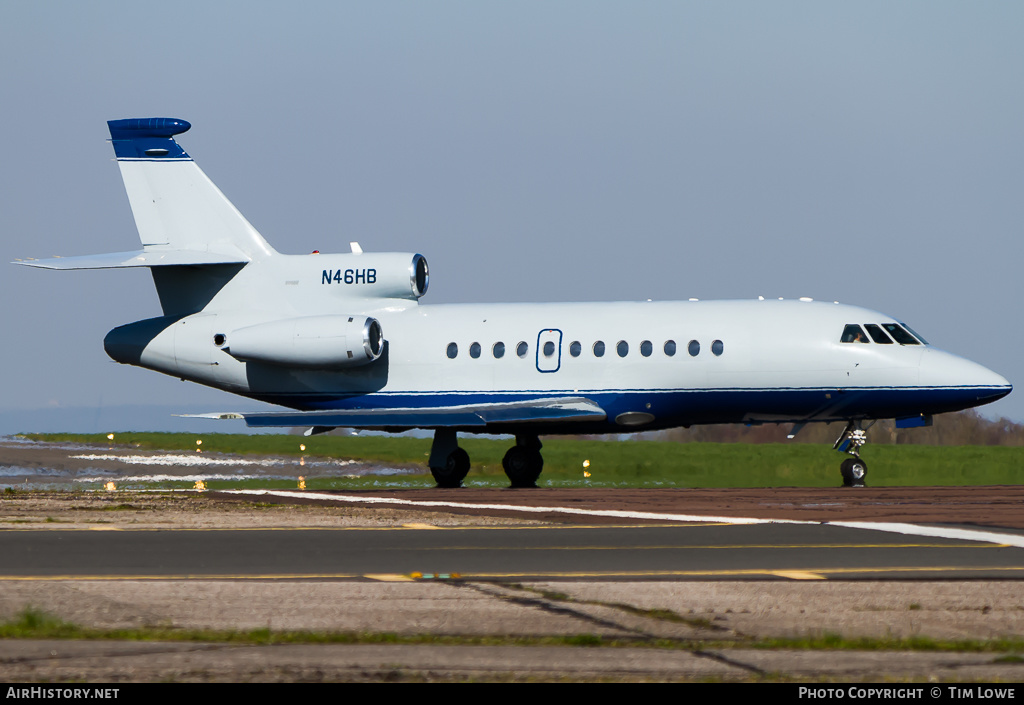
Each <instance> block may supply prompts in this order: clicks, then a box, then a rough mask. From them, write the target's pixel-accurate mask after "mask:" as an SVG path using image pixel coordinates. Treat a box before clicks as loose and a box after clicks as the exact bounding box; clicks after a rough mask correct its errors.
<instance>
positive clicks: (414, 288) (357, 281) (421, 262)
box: [315, 252, 430, 301]
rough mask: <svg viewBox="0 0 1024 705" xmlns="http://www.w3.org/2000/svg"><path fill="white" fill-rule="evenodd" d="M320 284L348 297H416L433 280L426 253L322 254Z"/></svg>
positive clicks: (425, 291) (419, 295)
mask: <svg viewBox="0 0 1024 705" xmlns="http://www.w3.org/2000/svg"><path fill="white" fill-rule="evenodd" d="M315 262H316V264H317V266H318V267H319V269H320V284H321V285H322V286H325V287H331V288H332V289H333V290H336V291H337V292H338V293H339V294H342V295H344V296H359V297H365V298H382V299H408V300H412V301H415V300H416V299H418V298H420V297H421V296H423V295H424V294H425V293H427V285H428V284H429V282H430V276H429V270H428V268H427V260H426V258H425V257H424V256H423V255H411V254H405V253H400V252H367V253H359V254H355V253H353V254H333V255H319V256H318V257H316V259H315Z"/></svg>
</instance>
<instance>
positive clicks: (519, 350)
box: [516, 340, 530, 357]
mask: <svg viewBox="0 0 1024 705" xmlns="http://www.w3.org/2000/svg"><path fill="white" fill-rule="evenodd" d="M529 351H530V346H529V345H527V344H526V342H525V341H522V340H521V341H519V345H517V346H516V355H518V356H519V357H526V353H528V352H529Z"/></svg>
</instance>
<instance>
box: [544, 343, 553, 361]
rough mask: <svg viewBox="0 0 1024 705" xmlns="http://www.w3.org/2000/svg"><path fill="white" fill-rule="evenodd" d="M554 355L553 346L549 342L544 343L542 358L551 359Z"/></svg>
mask: <svg viewBox="0 0 1024 705" xmlns="http://www.w3.org/2000/svg"><path fill="white" fill-rule="evenodd" d="M554 354H555V344H554V343H552V342H551V341H550V340H549V341H547V342H546V343H544V357H551V356H552V355H554Z"/></svg>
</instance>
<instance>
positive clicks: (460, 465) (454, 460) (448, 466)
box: [430, 448, 469, 488]
mask: <svg viewBox="0 0 1024 705" xmlns="http://www.w3.org/2000/svg"><path fill="white" fill-rule="evenodd" d="M430 474H431V475H433V476H434V482H436V483H437V486H438V487H445V488H453V487H462V481H463V480H465V479H466V475H467V474H469V453H467V452H466V451H464V450H463V449H462V448H456V449H455V450H453V451H452V452H451V453H450V454H449V455H448V459H447V461H446V462H445V466H444V467H443V468H430Z"/></svg>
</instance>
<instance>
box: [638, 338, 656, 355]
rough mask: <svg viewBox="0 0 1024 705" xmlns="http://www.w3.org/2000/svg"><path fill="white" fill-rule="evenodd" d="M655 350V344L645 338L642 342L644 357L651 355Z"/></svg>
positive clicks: (641, 351) (641, 349)
mask: <svg viewBox="0 0 1024 705" xmlns="http://www.w3.org/2000/svg"><path fill="white" fill-rule="evenodd" d="M652 352H654V346H653V345H651V341H649V340H645V341H644V342H642V343H640V354H641V355H643V356H644V357H650V356H651V353H652Z"/></svg>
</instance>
